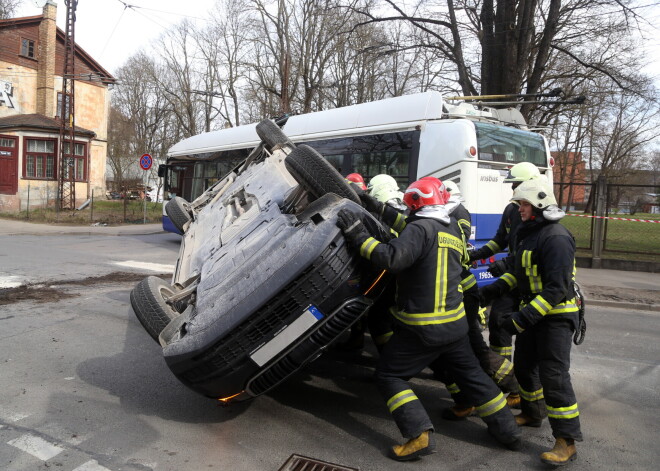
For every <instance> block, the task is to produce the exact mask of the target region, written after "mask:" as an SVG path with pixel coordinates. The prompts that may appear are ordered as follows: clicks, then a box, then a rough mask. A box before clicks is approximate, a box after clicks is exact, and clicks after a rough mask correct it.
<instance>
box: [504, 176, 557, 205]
mask: <svg viewBox="0 0 660 471" xmlns="http://www.w3.org/2000/svg"><path fill="white" fill-rule="evenodd" d="M511 201H513V202H516V203H517V202H519V201H527V202H528V203H530V204H531V205H532V206H533V207H534V208H537V209H546V208H547V207H548V206H552V205H554V206H556V205H557V200H556V199H555V195H554V194H553V193H552V187H551V186H550V184H549V183H548V182H547V180H545V179H543V178H535V179H533V180H527V181H525V182H522V183H521V184H520V185H518V187H517V188H516V189H515V190H513V198H511Z"/></svg>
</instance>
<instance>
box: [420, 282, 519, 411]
mask: <svg viewBox="0 0 660 471" xmlns="http://www.w3.org/2000/svg"><path fill="white" fill-rule="evenodd" d="M468 273H469V272H468ZM472 278H474V276H473V275H472ZM463 304H464V306H465V316H466V318H467V322H468V328H469V330H468V338H469V340H470V346H471V347H472V351H473V352H474V354H475V355H476V357H477V360H479V364H480V365H481V368H482V369H483V370H484V371H485V372H486V374H487V375H488V376H490V377H491V378H492V379H493V381H495V383H496V384H497V386H498V387H499V388H500V390H502V391H503V392H505V393H511V392H514V393H517V392H518V382H517V381H516V377H515V376H514V373H513V364H512V363H511V362H510V361H509V360H508V359H507V358H506V357H504V356H501V355H499V354H496V353H495V352H494V351H492V350H491V349H490V348H488V344H487V343H486V341H485V340H484V337H483V335H482V334H481V323H480V322H479V307H480V306H479V289H478V288H477V285H476V280H475V283H474V285H473V286H471V287H470V288H468V289H467V290H466V291H464V292H463ZM429 367H430V368H431V370H433V376H434V378H435V379H437V380H439V381H442V382H443V383H445V385H446V386H447V389H448V390H449V393H450V394H451V396H452V399H453V400H454V402H455V403H456V404H460V405H470V404H469V402H466V401H467V398H466V397H465V395H464V394H463V393H462V392H461V390H460V388H459V387H458V385H457V384H456V382H455V380H454V378H453V376H452V375H451V374H450V373H449V372H448V371H447V370H444V369H443V366H442V361H441V360H440V359H438V360H436V361H434V362H433V363H431V364H430V365H429Z"/></svg>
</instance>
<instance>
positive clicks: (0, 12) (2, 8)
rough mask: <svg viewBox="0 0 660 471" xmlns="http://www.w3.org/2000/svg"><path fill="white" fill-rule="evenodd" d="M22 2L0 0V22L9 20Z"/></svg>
mask: <svg viewBox="0 0 660 471" xmlns="http://www.w3.org/2000/svg"><path fill="white" fill-rule="evenodd" d="M22 3H23V0H0V20H3V19H6V18H11V17H13V16H14V14H15V13H16V10H17V9H18V7H19V6H20V5H21V4H22Z"/></svg>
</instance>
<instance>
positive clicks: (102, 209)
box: [0, 200, 163, 225]
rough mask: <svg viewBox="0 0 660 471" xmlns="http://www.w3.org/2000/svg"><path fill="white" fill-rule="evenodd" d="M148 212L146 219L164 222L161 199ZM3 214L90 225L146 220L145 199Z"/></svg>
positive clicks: (149, 205)
mask: <svg viewBox="0 0 660 471" xmlns="http://www.w3.org/2000/svg"><path fill="white" fill-rule="evenodd" d="M124 203H125V204H124ZM146 216H147V221H146V222H147V223H159V222H161V220H162V216H163V205H162V203H150V202H147V214H146ZM0 217H3V218H7V219H20V220H26V221H31V222H41V223H48V224H67V225H90V224H94V223H99V224H108V225H117V224H142V223H143V222H144V202H143V201H142V200H113V201H107V200H99V201H94V205H93V207H92V206H91V205H89V206H87V207H86V208H85V209H82V210H80V211H77V210H76V211H71V210H60V211H57V210H56V209H55V208H31V209H30V211H29V212H28V211H21V212H19V213H0Z"/></svg>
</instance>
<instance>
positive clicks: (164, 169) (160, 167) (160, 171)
mask: <svg viewBox="0 0 660 471" xmlns="http://www.w3.org/2000/svg"><path fill="white" fill-rule="evenodd" d="M166 173H167V165H165V164H160V165H158V176H159V177H164V176H165V174H166Z"/></svg>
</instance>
